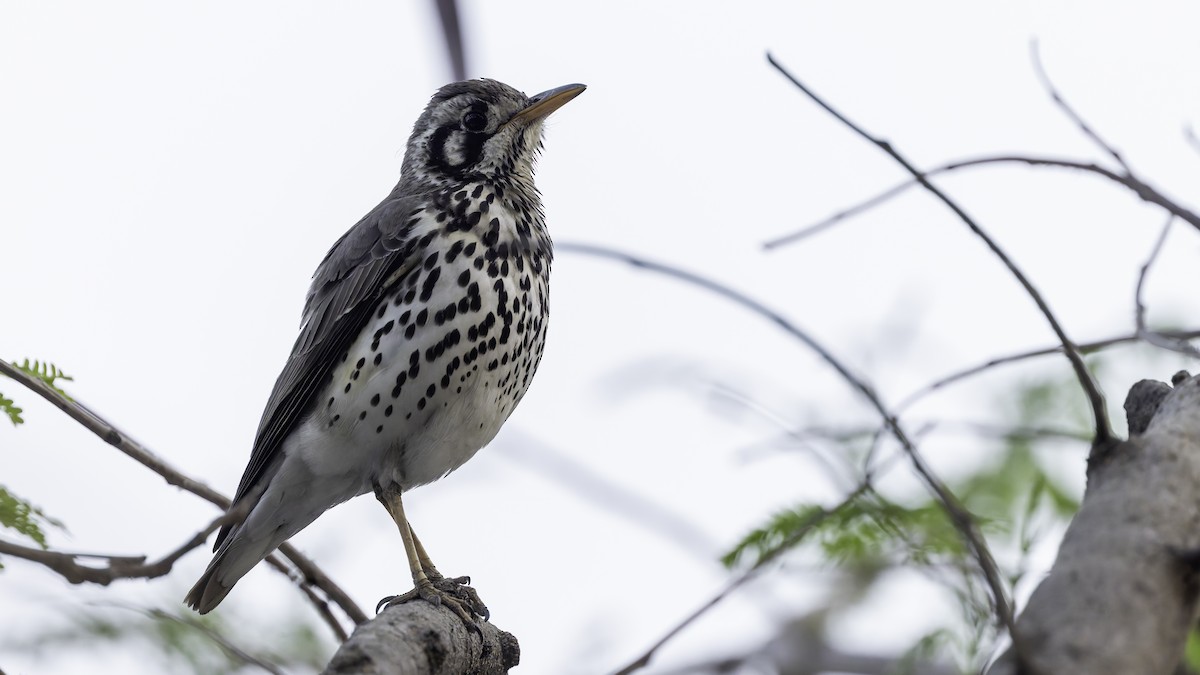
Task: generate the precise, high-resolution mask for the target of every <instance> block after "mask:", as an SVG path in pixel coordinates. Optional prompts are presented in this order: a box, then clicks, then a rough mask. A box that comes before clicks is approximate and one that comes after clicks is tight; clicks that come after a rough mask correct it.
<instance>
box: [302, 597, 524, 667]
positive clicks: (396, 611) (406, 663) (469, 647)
mask: <svg viewBox="0 0 1200 675" xmlns="http://www.w3.org/2000/svg"><path fill="white" fill-rule="evenodd" d="M478 626H479V632H475V631H472V630H469V629H467V627H466V625H464V624H463V622H462V619H460V618H458V617H457V616H456V615H455V614H454V613H453V612H451V611H450V610H449V609H447V608H445V607H440V606H434V605H431V604H430V603H428V602H424V601H421V600H416V601H413V602H408V603H404V604H400V605H392V606H390V607H388V608H387V609H385V610H383V611H382V612H381V613H380V614H379V615H378V616H376V617H375V618H374V619H371V620H370V621H367V622H366V623H364V624H360V625H359V626H358V627H357V628H355V629H354V634H353V635H351V636H350V639H348V640H346V642H345V643H343V644H342V646H341V647H340V648H339V649H338V650H337V653H336V654H334V655H333V659H332V660H330V662H329V665H327V666H326V667H325V670H323V671H321V673H322V675H352V674H353V675H359V674H361V673H371V674H373V675H459V674H460V673H478V674H479V675H501V674H502V673H507V672H508V670H509V669H510V668H514V667H516V666H517V664H518V663H520V661H521V648H520V645H518V644H517V639H516V638H515V637H513V636H512V635H511V634H509V633H506V632H504V631H502V630H500V629H499V628H497V627H496V626H495V625H494V624H492V623H488V622H481V623H480V624H478Z"/></svg>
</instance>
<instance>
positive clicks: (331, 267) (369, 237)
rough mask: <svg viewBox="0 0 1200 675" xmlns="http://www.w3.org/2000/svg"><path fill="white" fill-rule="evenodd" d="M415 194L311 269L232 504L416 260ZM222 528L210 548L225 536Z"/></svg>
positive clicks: (386, 204)
mask: <svg viewBox="0 0 1200 675" xmlns="http://www.w3.org/2000/svg"><path fill="white" fill-rule="evenodd" d="M424 204H425V200H424V199H422V198H420V197H413V196H408V197H395V196H390V197H389V198H388V199H385V200H384V201H383V202H382V203H380V204H379V205H378V206H376V207H375V208H374V209H372V210H371V212H370V213H368V214H367V215H366V216H364V217H363V218H362V220H360V221H358V223H357V224H356V225H355V226H354V227H352V228H350V230H348V231H347V232H346V234H344V235H342V237H341V238H340V239H338V240H337V242H336V243H334V245H333V247H332V248H330V249H329V252H328V253H327V254H326V255H325V259H324V260H322V261H321V264H320V265H319V266H318V267H317V271H316V273H315V274H313V282H312V286H311V287H310V288H309V291H308V298H307V300H306V301H305V305H304V314H303V320H302V321H301V325H300V335H299V336H297V338H296V343H295V345H294V346H293V347H292V354H291V356H290V357H288V360H287V364H286V365H284V367H283V372H281V373H280V374H279V378H278V379H277V380H276V381H275V388H274V389H273V390H272V391H271V397H270V398H269V399H268V400H267V407H266V409H265V410H264V411H263V415H262V420H261V421H260V422H259V424H258V433H257V434H256V436H255V439H254V450H253V451H252V452H251V454H250V462H249V463H248V464H247V465H246V471H245V473H243V474H242V480H241V482H240V483H239V484H238V489H237V494H236V495H235V496H234V499H233V503H234V504H235V505H236V504H237V503H238V502H239V501H240V500H241V499H242V498H243V497H245V496H246V494H247V493H249V492H250V491H251V490H252V489H253V488H254V487H255V486H256V485H257V484H258V483H259V482H260V481H261V480H263V479H264V476H266V474H267V472H268V469H269V468H270V466H271V465H272V463H273V462H274V461H275V459H276V457H278V455H279V451H280V447H281V446H282V444H283V440H284V439H285V438H286V437H287V436H288V434H289V433H291V432H292V430H293V429H295V428H296V426H297V424H299V422H300V421H301V420H302V419H303V418H304V415H305V414H306V413H307V412H308V410H309V408H310V406H311V404H312V401H313V398H314V397H315V396H316V394H317V392H318V391H319V390H320V388H321V386H322V384H323V382H324V381H325V378H326V377H327V375H328V373H329V370H330V368H331V367H332V365H333V364H334V363H336V359H338V358H339V357H340V356H341V354H342V352H344V351H345V350H346V349H348V348H349V346H350V344H351V343H352V342H353V341H354V338H355V337H356V336H357V335H358V333H359V331H360V330H362V327H363V325H364V324H365V323H366V322H367V320H368V317H369V315H370V312H371V310H372V308H373V307H374V305H375V303H376V302H377V300H378V299H379V298H380V297H381V296H382V295H383V294H384V293H385V292H386V291H387V288H386V287H385V285H386V284H387V283H388V282H389V281H390V282H391V283H395V281H396V280H398V279H399V278H401V277H402V276H403V275H404V273H405V271H406V269H408V268H412V267H415V266H416V265H418V264H420V262H421V261H420V260H419V259H418V258H417V257H416V256H415V255H414V248H415V243H416V242H415V237H413V236H412V232H413V228H414V227H415V225H416V223H417V222H418V219H419V214H420V213H421V211H422V210H423V209H424ZM230 529H231V528H230V526H228V525H227V526H225V527H223V528H222V529H221V532H220V533H219V534H218V535H217V539H216V544H215V545H214V546H213V548H214V550H215V549H216V548H218V547H219V546H220V545H221V542H222V541H224V539H225V537H226V536H227V535H228V533H229V530H230Z"/></svg>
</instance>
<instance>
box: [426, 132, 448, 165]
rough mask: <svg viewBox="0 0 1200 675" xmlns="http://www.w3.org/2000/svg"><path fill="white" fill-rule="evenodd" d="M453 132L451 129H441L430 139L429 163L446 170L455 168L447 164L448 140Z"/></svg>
mask: <svg viewBox="0 0 1200 675" xmlns="http://www.w3.org/2000/svg"><path fill="white" fill-rule="evenodd" d="M453 131H454V129H451V128H450V127H439V128H438V130H437V131H434V132H433V136H430V137H429V161H431V162H433V163H434V164H436V165H438V166H440V167H443V168H445V169H452V168H453V167H451V166H450V164H449V163H447V162H446V139H447V138H449V137H450V134H451V133H452V132H453Z"/></svg>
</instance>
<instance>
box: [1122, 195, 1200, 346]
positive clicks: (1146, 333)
mask: <svg viewBox="0 0 1200 675" xmlns="http://www.w3.org/2000/svg"><path fill="white" fill-rule="evenodd" d="M1174 222H1175V216H1173V215H1172V216H1167V222H1166V223H1164V224H1163V229H1162V232H1161V233H1160V234H1159V235H1158V240H1157V241H1155V242H1154V248H1153V249H1152V250H1151V251H1150V257H1149V258H1147V259H1146V262H1145V263H1143V264H1142V269H1141V271H1140V272H1138V280H1137V288H1136V290H1135V291H1134V300H1133V304H1134V311H1133V316H1134V323H1135V324H1136V325H1137V335H1138V337H1140V338H1141V339H1143V340H1145V341H1146V342H1148V343H1150V344H1152V345H1154V346H1155V347H1161V348H1162V349H1167V350H1170V351H1173V352H1178V353H1180V354H1184V355H1186V356H1191V357H1193V358H1200V350H1198V349H1196V348H1195V347H1193V346H1192V345H1191V344H1189V343H1188V342H1187V341H1186V340H1180V339H1179V338H1173V337H1170V336H1167V335H1163V334H1162V333H1160V332H1158V331H1155V330H1150V329H1149V328H1148V327H1147V326H1146V303H1145V302H1143V301H1142V289H1143V288H1144V286H1145V284H1146V277H1148V276H1149V275H1150V268H1151V267H1152V266H1153V265H1154V262H1155V261H1156V260H1158V254H1159V253H1161V252H1162V249H1163V244H1165V243H1167V234H1168V233H1169V232H1170V231H1171V223H1174Z"/></svg>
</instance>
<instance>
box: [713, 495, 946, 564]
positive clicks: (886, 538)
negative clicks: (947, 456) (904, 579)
mask: <svg viewBox="0 0 1200 675" xmlns="http://www.w3.org/2000/svg"><path fill="white" fill-rule="evenodd" d="M806 530H807V531H806ZM814 539H815V540H816V542H817V544H818V545H819V546H820V548H821V550H822V552H823V553H824V557H825V558H826V559H828V560H830V561H832V562H836V563H840V564H853V565H856V566H873V565H877V564H879V563H880V562H881V561H887V560H905V561H907V562H914V563H917V564H932V563H934V562H936V561H937V560H941V559H944V558H947V557H949V558H953V559H956V560H957V559H961V558H962V557H963V556H964V555H965V554H966V550H965V548H964V547H963V543H962V538H961V536H960V535H959V534H958V531H957V530H956V529H955V528H954V525H953V523H951V522H950V519H949V517H948V516H947V515H946V513H945V511H944V510H943V509H942V507H941V505H940V504H937V503H934V502H928V503H925V504H922V505H920V506H916V507H908V506H903V505H901V504H897V503H896V502H892V501H890V500H888V499H885V498H884V497H883V496H881V495H879V494H878V493H875V492H865V493H864V494H863V495H861V496H860V497H858V498H857V499H854V500H852V501H850V502H848V503H846V504H844V505H843V506H842V507H841V508H839V509H837V510H835V511H829V512H827V511H825V509H823V508H822V507H820V506H815V505H811V504H805V505H801V506H797V507H795V508H793V509H789V510H787V511H782V512H779V513H776V514H775V515H774V516H772V517H771V519H770V520H768V521H767V523H766V524H764V525H763V526H762V527H759V528H758V529H755V530H753V531H752V532H750V533H749V534H747V535H746V536H745V537H743V538H742V541H740V542H739V543H738V544H737V545H736V546H735V547H734V548H733V550H732V551H730V552H729V553H727V554H726V555H725V556H724V557H723V558H722V559H721V561H722V563H724V564H725V565H726V566H728V567H732V566H733V565H735V564H737V563H738V562H739V561H742V560H744V559H746V558H747V557H749V556H751V555H752V556H753V558H754V559H755V560H756V561H758V560H763V559H766V558H769V557H772V556H775V555H778V554H779V553H782V552H783V551H784V550H785V549H787V548H794V547H796V546H798V545H799V544H800V543H801V542H803V541H806V540H808V541H811V540H814Z"/></svg>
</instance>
